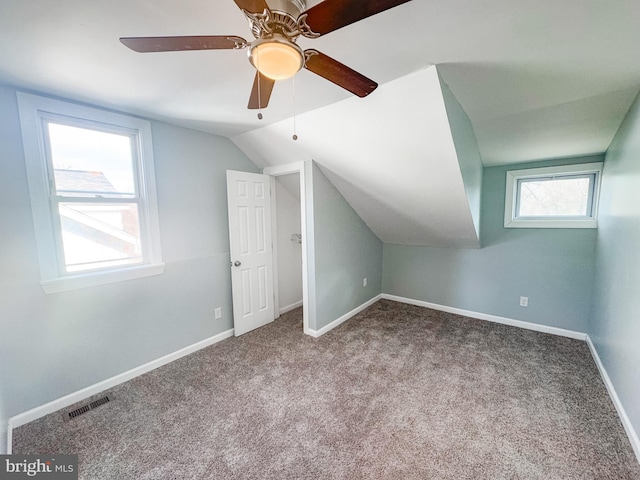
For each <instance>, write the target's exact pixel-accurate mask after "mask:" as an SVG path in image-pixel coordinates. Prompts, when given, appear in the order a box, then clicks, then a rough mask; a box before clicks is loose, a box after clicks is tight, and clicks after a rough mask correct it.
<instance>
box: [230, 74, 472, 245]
mask: <svg viewBox="0 0 640 480" xmlns="http://www.w3.org/2000/svg"><path fill="white" fill-rule="evenodd" d="M376 93H377V95H369V96H368V97H367V98H364V99H360V98H356V97H353V98H348V99H346V100H343V101H341V102H337V103H334V104H333V105H329V106H327V107H324V108H321V109H317V110H314V111H311V112H307V113H304V114H301V115H299V116H298V117H297V120H296V124H297V129H298V133H299V138H298V140H296V141H294V140H293V139H292V135H293V122H292V121H291V120H283V121H281V122H278V123H274V124H271V125H268V126H266V127H264V128H261V129H257V130H253V131H251V132H247V133H244V134H241V135H238V136H235V137H233V138H232V140H233V141H234V143H235V144H236V145H238V146H239V147H240V148H241V149H242V150H243V151H244V152H245V154H247V156H248V157H249V158H251V159H252V160H253V161H254V163H256V164H257V165H260V166H263V167H266V166H274V165H283V164H288V163H293V162H296V161H300V160H315V161H316V162H317V163H318V164H319V165H320V166H321V168H322V171H323V172H324V173H325V175H327V177H328V178H329V180H331V182H332V183H333V184H334V185H335V186H336V188H337V189H338V190H339V191H340V192H341V193H342V195H343V196H344V197H345V198H346V200H347V201H348V202H349V204H350V205H351V206H352V207H353V208H354V210H355V211H356V212H357V213H358V215H359V216H360V217H361V218H362V219H363V220H364V221H365V223H366V224H367V225H368V226H369V228H371V230H373V232H374V233H375V234H376V235H377V236H378V237H379V238H380V239H381V240H382V241H383V242H384V243H396V244H404V245H431V246H438V247H460V248H477V247H478V246H479V239H478V234H477V231H476V228H475V227H474V222H473V214H472V211H471V207H470V202H469V199H468V197H467V192H466V189H465V183H464V180H463V177H462V174H461V162H463V161H464V162H466V164H468V163H469V161H471V162H473V161H477V164H478V165H477V168H478V169H480V168H481V165H480V159H479V156H478V155H477V154H476V156H475V158H473V156H472V155H470V154H469V153H466V155H467V156H471V158H460V152H458V151H457V150H456V145H455V141H454V137H453V132H452V129H451V126H450V124H451V123H452V118H451V109H450V107H451V105H447V102H446V101H445V97H444V96H443V92H442V88H441V84H440V79H439V77H438V72H437V71H436V67H430V68H428V69H426V70H421V71H420V72H416V73H413V74H411V75H407V76H405V77H402V78H400V79H398V80H394V81H392V82H389V83H387V84H385V85H383V86H381V87H380V88H379V92H376ZM449 102H455V99H450V100H449ZM448 107H449V108H448ZM455 123H456V124H459V123H460V122H455ZM363 127H366V128H363ZM469 130H471V128H470V127H469ZM457 133H460V134H462V133H464V132H457ZM471 136H473V134H472V132H471ZM472 141H473V140H472ZM473 147H474V145H472V147H471V148H473ZM471 153H472V152H471Z"/></svg>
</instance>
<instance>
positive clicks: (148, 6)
mask: <svg viewBox="0 0 640 480" xmlns="http://www.w3.org/2000/svg"><path fill="white" fill-rule="evenodd" d="M317 3H320V2H319V0H308V1H307V6H308V7H311V6H313V5H315V4H317ZM638 31H640V8H638V3H637V0H616V1H614V2H603V1H601V0H565V1H562V2H557V1H551V0H538V1H535V2H532V1H530V0H511V1H508V2H506V1H504V0H486V1H481V2H478V1H473V0H447V1H445V0H413V1H410V2H408V3H406V4H403V5H400V6H398V7H395V8H393V9H391V10H388V11H386V12H383V13H381V14H379V15H376V16H374V17H370V18H368V19H365V20H363V21H361V22H358V23H356V24H353V25H350V26H347V27H345V28H343V29H340V30H337V31H335V32H332V33H330V34H328V35H326V36H323V37H321V38H319V39H315V40H311V39H306V38H301V39H300V40H299V43H300V44H301V46H302V47H303V48H311V47H312V48H317V49H318V50H320V51H322V52H324V53H326V54H328V55H330V56H331V57H333V58H335V59H337V60H339V61H341V62H343V63H345V64H347V65H349V66H350V67H352V68H354V69H355V70H357V71H359V72H361V73H363V74H364V75H366V76H368V77H370V78H372V79H374V80H376V81H377V82H378V83H380V87H379V88H378V90H376V91H375V92H374V93H373V94H372V95H371V96H370V97H368V98H366V99H364V100H360V99H358V98H354V97H351V95H350V94H349V93H348V92H346V91H344V90H342V89H340V88H338V87H336V86H335V85H333V84H331V83H329V82H327V81H326V80H323V79H322V78H320V77H318V76H316V75H314V74H312V73H310V72H308V71H304V70H303V71H302V72H300V73H299V74H298V75H297V76H296V77H295V89H294V85H293V81H291V80H289V81H283V82H278V83H277V84H276V86H275V89H274V92H273V95H272V97H271V102H270V105H269V107H268V108H267V109H265V110H264V111H263V115H264V118H263V120H258V119H257V118H256V112H255V111H249V110H247V109H246V104H247V100H248V97H249V92H250V89H251V84H252V81H253V76H254V74H255V71H254V70H253V68H252V67H251V65H250V64H249V62H248V60H247V57H246V54H245V52H244V51H235V50H228V51H194V52H175V53H174V52H171V53H153V54H139V53H135V52H132V51H131V50H128V49H127V48H125V47H124V46H122V45H121V44H120V43H119V41H118V38H119V37H121V36H155V35H207V34H221V35H239V36H241V37H244V38H246V39H251V38H252V37H251V34H250V33H249V28H248V25H247V22H246V19H245V18H244V16H243V15H242V13H241V12H240V10H239V9H238V8H237V7H236V5H235V3H234V2H233V1H232V0H216V1H204V0H182V1H180V2H176V1H175V0H153V1H149V0H110V1H109V2H87V1H85V0H59V1H56V2H51V1H45V0H3V1H2V2H1V4H0V82H2V83H5V84H9V85H14V86H17V87H19V88H21V89H30V90H35V91H38V92H43V93H47V94H51V95H58V96H61V97H66V98H70V99H73V100H78V101H84V102H88V103H91V104H96V105H101V106H104V107H109V108H115V109H118V110H124V111H128V112H132V113H137V114H141V115H144V116H148V117H151V118H157V119H161V120H166V121H169V122H171V123H175V124H179V125H184V126H188V127H192V128H196V129H199V130H203V131H207V132H211V133H215V134H219V135H224V136H229V137H232V138H233V139H234V141H236V143H238V144H239V145H241V146H242V147H243V148H244V149H245V151H247V152H254V154H253V157H254V159H256V161H258V162H259V163H260V162H262V163H265V164H273V163H278V162H280V159H279V158H276V157H271V158H268V159H266V160H265V159H264V158H263V159H261V160H258V159H257V157H264V155H263V152H264V151H268V150H269V149H272V148H273V144H278V142H280V143H279V144H280V145H281V147H280V148H285V149H286V150H287V152H288V151H289V150H291V151H294V152H298V155H299V156H306V157H312V158H316V160H318V161H319V163H320V164H321V165H323V167H324V168H325V170H326V171H327V174H328V175H329V176H330V177H332V181H333V182H334V183H335V184H336V185H337V186H339V188H340V189H341V191H342V192H343V194H344V195H345V197H346V198H347V199H348V200H349V201H350V202H351V203H352V205H354V208H356V209H358V208H359V207H358V202H362V199H363V198H370V200H371V203H372V204H379V205H381V208H380V209H379V211H380V212H385V208H386V209H387V210H386V211H387V213H388V215H387V216H386V217H385V215H384V214H383V213H380V215H376V216H375V218H374V217H372V218H371V219H369V220H368V221H367V222H368V223H369V224H370V226H372V228H374V231H377V233H378V234H379V235H380V236H381V237H384V236H385V235H387V234H386V233H385V232H386V231H387V230H389V231H391V230H398V228H396V227H398V225H395V224H394V225H395V226H393V228H392V224H390V223H388V222H389V220H388V219H389V218H391V216H392V215H391V213H392V212H395V213H396V214H398V213H399V212H398V208H397V207H398V205H403V203H402V201H401V198H400V197H402V195H404V194H406V192H407V190H405V192H404V194H403V193H402V188H405V189H406V188H407V187H409V191H410V190H412V189H413V190H417V189H418V188H419V184H418V182H419V181H421V180H420V178H419V176H416V175H412V171H411V168H409V167H408V166H407V167H406V168H398V169H397V171H396V172H395V173H394V175H395V176H394V177H393V179H392V180H393V181H392V182H391V183H392V184H394V185H396V187H397V188H395V189H394V188H391V187H389V188H388V189H369V187H366V186H365V187H364V191H362V190H363V186H362V185H361V183H362V182H361V180H360V178H361V177H365V178H366V177H371V175H373V174H371V172H369V173H366V174H365V173H358V172H364V169H365V168H366V162H364V161H363V159H365V158H367V157H371V155H370V154H371V153H372V152H374V150H375V149H378V150H380V148H379V147H380V146H382V145H383V144H382V143H379V144H378V146H376V141H377V142H382V139H381V138H380V132H378V131H377V130H375V128H374V124H375V121H376V119H379V118H383V117H384V116H385V115H387V114H389V115H391V114H395V113H394V112H395V111H396V109H397V107H398V105H402V108H403V109H404V110H405V112H406V118H407V119H410V120H406V121H405V122H404V123H403V129H404V131H405V132H406V131H409V130H411V129H414V130H415V131H420V125H421V124H422V125H423V128H424V125H425V123H424V120H425V118H427V117H428V115H429V113H428V112H426V108H428V102H427V103H425V101H424V99H425V98H426V97H425V95H426V96H429V95H430V94H429V93H427V92H426V91H425V92H420V91H419V90H420V88H421V86H423V85H424V84H421V83H420V81H418V82H417V83H416V82H413V83H412V81H411V79H414V80H415V79H416V78H419V77H420V76H421V75H428V74H426V73H424V72H426V71H427V69H428V68H429V67H430V66H431V65H437V66H438V72H439V76H440V79H441V80H442V83H443V84H444V85H447V86H448V88H449V89H450V91H451V93H452V95H453V96H454V98H455V100H456V102H457V103H459V105H460V106H461V107H462V109H463V110H464V112H466V115H467V116H468V118H469V119H470V122H471V124H472V126H473V131H474V133H475V137H476V138H477V147H478V150H479V153H480V156H481V158H482V162H483V163H484V165H495V164H505V163H515V162H522V161H527V160H536V159H543V158H552V157H565V156H574V155H582V154H589V153H598V152H603V151H604V150H606V148H607V147H608V145H609V142H610V141H611V139H612V137H613V135H614V133H615V131H616V129H617V128H618V126H619V125H620V123H621V121H622V118H623V116H624V114H625V113H626V111H627V109H628V107H629V105H630V104H631V102H632V100H633V98H634V96H635V95H636V94H637V91H638V87H639V86H640V55H638V48H637V42H638V34H637V32H638ZM421 72H422V73H421ZM425 78H426V77H425ZM402 82H407V85H409V86H408V87H407V88H406V89H403V88H398V85H403V83H402ZM427 83H428V82H427ZM425 88H426V86H425ZM294 91H295V106H294V99H293V97H294ZM412 100H415V101H412ZM358 102H360V103H358ZM374 102H375V103H374ZM372 105H375V109H374V110H375V112H374V111H373V110H370V114H369V115H368V116H366V117H364V116H362V115H361V114H359V113H358V112H359V111H361V110H359V109H364V110H365V111H366V110H367V109H368V108H371V106H372ZM294 109H295V111H296V112H297V115H298V117H299V118H300V121H299V122H298V123H299V124H298V125H297V127H298V128H297V130H298V131H297V134H298V136H299V137H300V140H299V144H298V145H296V146H294V147H291V146H290V144H291V141H289V143H285V142H284V139H285V137H289V132H287V134H286V135H284V133H283V134H282V135H280V136H281V137H282V138H279V137H278V135H275V136H274V137H273V138H265V135H264V134H265V133H266V132H269V131H272V132H276V131H279V130H282V131H283V132H284V131H285V130H287V129H288V128H289V127H287V125H289V124H291V123H292V121H291V117H292V114H293V112H294ZM338 114H340V115H344V116H348V115H351V116H352V118H358V119H359V120H358V123H355V124H352V125H351V128H352V131H353V137H354V138H367V135H369V138H371V139H372V140H375V141H373V142H368V143H370V145H368V146H367V145H363V148H362V149H361V150H358V149H355V148H347V149H345V151H346V150H348V151H349V152H351V153H350V154H349V155H347V154H346V153H345V152H342V153H341V154H340V163H338V162H337V161H336V159H337V155H338V154H337V153H336V152H337V150H336V149H335V146H333V145H332V140H331V137H330V136H329V135H330V134H329V132H330V131H331V125H330V123H331V119H332V118H335V117H332V116H331V115H338ZM347 114H348V115H347ZM306 115H309V116H307V117H306V118H307V119H309V118H313V119H315V120H313V122H311V123H312V124H313V131H312V132H311V131H309V130H306V131H305V124H304V120H303V119H304V118H305V116H306ZM319 119H326V120H322V121H321V120H319ZM325 128H326V132H325V133H326V135H325V136H324V138H325V140H324V142H325V143H326V148H323V147H321V146H319V145H318V146H314V148H313V149H309V150H304V146H305V145H307V146H309V145H310V144H312V143H313V144H314V145H315V140H314V141H311V139H312V138H316V137H318V136H321V135H322V134H323V129H325ZM253 131H256V133H251V132H253ZM368 132H369V133H368ZM374 133H375V135H374ZM453 134H454V135H455V132H454V133H453ZM409 140H410V139H409ZM345 142H347V143H346V144H348V138H346V139H345ZM405 146H406V143H405ZM420 147H421V148H426V147H425V146H424V145H421V146H420ZM403 148H404V147H403ZM256 152H257V153H256ZM250 156H251V155H250ZM330 156H331V157H330ZM356 156H357V157H358V159H357V160H356ZM328 158H331V160H330V161H329V160H323V159H328ZM404 158H405V159H406V158H408V157H404ZM387 161H388V162H393V161H394V159H392V158H389V159H388V160H387ZM354 165H359V167H357V168H362V170H357V171H356V170H354V169H353V168H355V167H354ZM412 168H413V167H412ZM432 168H435V167H432ZM454 170H455V169H454ZM381 171H382V170H381ZM396 176H397V179H396ZM383 180H384V179H383V178H377V179H376V180H375V181H373V180H372V183H371V185H373V184H381V183H382V181H383ZM387 180H388V178H387ZM446 181H448V182H451V183H450V185H452V186H453V185H455V184H456V182H457V185H458V186H460V185H461V183H460V181H461V172H460V171H458V173H457V174H456V175H454V176H453V177H451V178H449V180H446ZM412 182H413V183H412ZM365 184H366V185H368V183H366V182H365ZM382 207H385V208H382ZM403 208H404V207H403ZM421 208H423V209H424V210H435V209H442V208H443V206H442V204H422V206H421ZM466 208H467V212H464V213H463V214H462V215H463V216H467V217H468V216H469V215H471V213H472V210H473V207H472V206H471V205H470V204H467V207H466ZM403 211H404V210H403ZM436 217H437V214H435V213H434V217H433V218H436ZM433 218H432V219H431V220H429V222H433V223H432V224H431V225H430V227H429V229H430V230H432V231H435V230H438V229H439V230H440V231H441V232H446V231H447V225H448V224H447V223H446V222H445V223H441V221H440V220H434V219H433ZM410 222H412V223H411V225H409V224H407V225H405V226H404V227H402V229H403V230H404V231H406V232H407V233H406V235H404V236H401V237H402V238H396V239H394V240H393V241H397V242H400V243H433V242H435V243H438V244H439V243H440V242H441V241H442V242H444V243H451V244H456V241H458V242H459V243H461V244H464V243H465V242H466V240H465V238H467V237H466V235H467V233H468V232H467V231H464V229H461V230H457V229H453V230H452V231H451V232H449V233H448V234H446V235H445V237H444V238H443V239H440V240H437V241H436V239H434V237H432V236H431V234H428V233H427V232H426V231H425V230H424V228H423V227H424V226H425V225H423V224H421V223H420V222H421V221H414V220H410ZM466 223H467V226H466V227H465V228H468V226H469V225H468V222H466ZM419 232H422V233H419ZM414 234H415V235H414ZM418 237H419V238H418ZM390 238H391V237H390Z"/></svg>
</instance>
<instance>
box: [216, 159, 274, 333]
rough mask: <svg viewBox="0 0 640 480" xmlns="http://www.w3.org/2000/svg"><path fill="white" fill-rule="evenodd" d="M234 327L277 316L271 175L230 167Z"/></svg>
mask: <svg viewBox="0 0 640 480" xmlns="http://www.w3.org/2000/svg"><path fill="white" fill-rule="evenodd" d="M227 198H228V200H229V242H230V244H231V287H232V291H233V328H234V333H235V335H236V336H238V335H242V334H243V333H247V332H249V331H251V330H253V329H254V328H258V327H261V326H263V325H266V324H267V323H269V322H272V321H273V319H274V308H273V256H272V254H273V252H272V243H271V188H270V177H269V176H268V175H260V174H258V173H247V172H236V171H233V170H227Z"/></svg>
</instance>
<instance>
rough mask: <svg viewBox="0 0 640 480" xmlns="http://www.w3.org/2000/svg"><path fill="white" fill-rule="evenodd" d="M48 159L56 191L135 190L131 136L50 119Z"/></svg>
mask: <svg viewBox="0 0 640 480" xmlns="http://www.w3.org/2000/svg"><path fill="white" fill-rule="evenodd" d="M48 131H49V144H50V148H51V161H52V163H53V170H54V179H55V187H56V192H57V194H58V195H65V196H86V195H90V196H102V197H132V196H134V195H135V193H136V188H135V175H134V171H135V169H134V160H133V157H132V148H131V147H132V145H131V140H132V138H131V137H130V136H129V135H122V134H116V133H108V132H101V131H98V130H91V129H88V128H80V127H72V126H69V125H62V124H58V123H52V122H50V123H49V124H48Z"/></svg>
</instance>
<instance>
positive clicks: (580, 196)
mask: <svg viewBox="0 0 640 480" xmlns="http://www.w3.org/2000/svg"><path fill="white" fill-rule="evenodd" d="M590 181H591V177H568V178H555V179H551V178H550V179H535V180H520V182H519V188H518V192H519V202H518V204H519V209H518V216H521V217H548V216H588V215H589V205H588V203H589V189H590Z"/></svg>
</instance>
